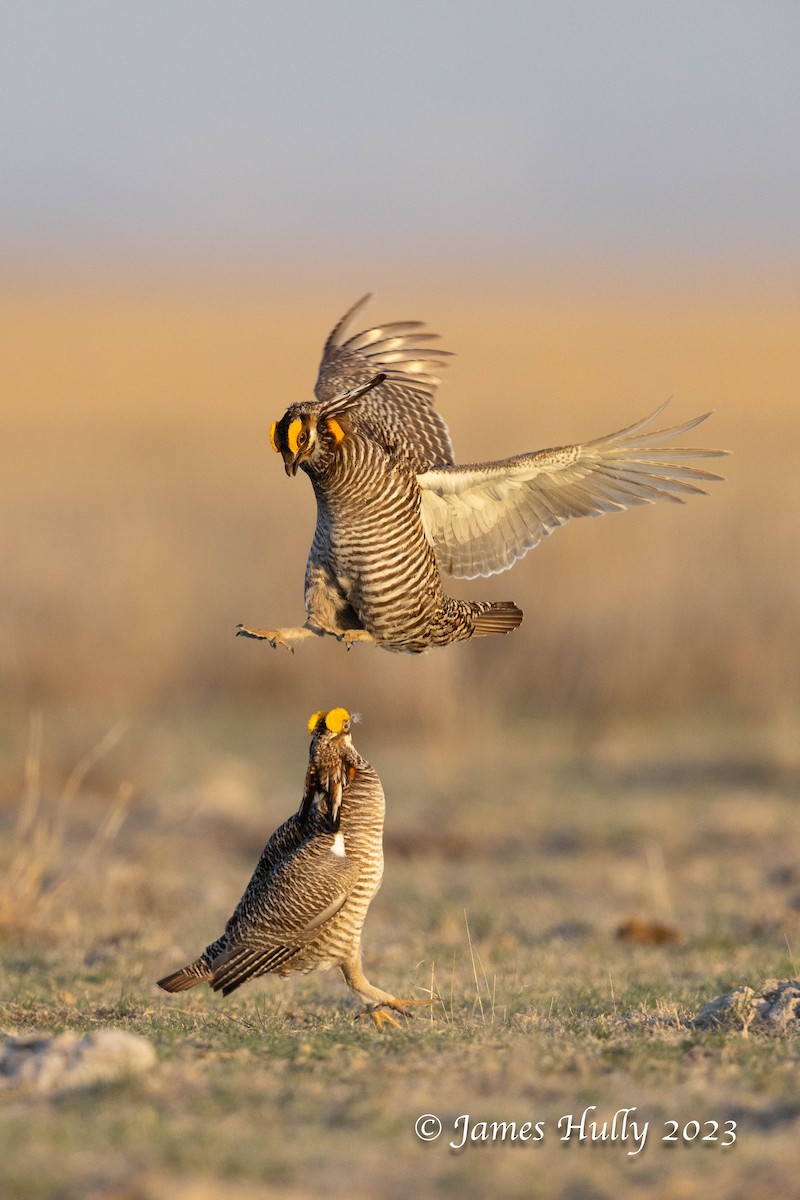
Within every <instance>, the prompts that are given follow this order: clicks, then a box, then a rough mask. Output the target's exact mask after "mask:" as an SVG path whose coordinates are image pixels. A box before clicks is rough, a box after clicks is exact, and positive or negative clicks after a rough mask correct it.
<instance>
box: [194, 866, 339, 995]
mask: <svg viewBox="0 0 800 1200" xmlns="http://www.w3.org/2000/svg"><path fill="white" fill-rule="evenodd" d="M358 874H359V869H358V865H357V864H356V863H355V862H354V861H353V859H351V858H347V857H345V856H343V855H338V854H333V853H330V852H328V851H326V850H324V849H323V850H320V849H319V845H317V846H314V847H312V846H306V847H303V848H301V849H300V850H298V851H297V852H296V853H295V854H293V855H291V856H290V857H289V858H288V859H287V860H286V862H284V863H282V864H281V865H280V866H279V867H278V868H277V869H276V870H275V872H274V874H273V875H272V877H271V878H270V880H269V881H268V883H267V884H266V885H263V886H262V888H261V889H260V894H259V896H258V901H257V911H256V912H254V911H253V910H252V906H245V907H244V911H242V912H241V913H240V911H239V910H238V909H237V912H236V913H235V914H234V916H233V918H232V919H231V922H230V923H229V927H228V932H229V934H230V944H229V946H228V948H227V950H225V951H223V953H222V954H220V955H218V956H217V958H215V959H214V960H213V961H212V963H211V970H212V972H213V975H212V978H211V987H212V988H213V989H214V991H215V992H218V991H221V992H222V994H223V995H224V996H227V995H228V994H229V993H230V992H232V991H235V989H236V988H238V987H239V986H240V985H241V984H243V983H245V981H246V980H248V979H252V978H253V977H254V976H256V975H264V974H266V973H267V972H268V971H277V970H278V969H279V968H280V967H281V966H283V965H284V964H285V963H287V962H290V961H291V959H293V958H294V957H296V955H297V954H299V953H300V951H301V950H302V949H303V948H304V947H305V946H307V945H308V944H309V942H312V941H314V939H315V938H316V937H318V936H319V934H320V933H321V932H322V930H323V928H324V926H325V925H326V924H327V922H328V921H330V920H331V919H332V918H333V917H335V916H336V914H337V913H338V912H339V911H340V910H341V909H342V908H343V907H344V905H345V904H346V902H347V898H348V896H349V895H350V892H351V890H352V888H353V885H354V884H355V882H356V879H357V878H358Z"/></svg>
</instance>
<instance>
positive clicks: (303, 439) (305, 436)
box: [297, 429, 308, 446]
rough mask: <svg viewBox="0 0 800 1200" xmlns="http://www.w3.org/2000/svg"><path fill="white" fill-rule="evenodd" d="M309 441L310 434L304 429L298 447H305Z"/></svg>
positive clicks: (298, 440)
mask: <svg viewBox="0 0 800 1200" xmlns="http://www.w3.org/2000/svg"><path fill="white" fill-rule="evenodd" d="M307 441H308V434H307V433H306V431H305V429H304V430H303V432H302V433H301V434H300V436H299V437H298V439H297V444H298V446H305V444H306V442H307Z"/></svg>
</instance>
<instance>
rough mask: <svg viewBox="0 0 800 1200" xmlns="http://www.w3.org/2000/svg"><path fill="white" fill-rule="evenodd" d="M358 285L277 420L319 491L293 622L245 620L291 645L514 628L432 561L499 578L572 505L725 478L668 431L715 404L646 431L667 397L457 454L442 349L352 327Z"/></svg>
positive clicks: (507, 616) (502, 607)
mask: <svg viewBox="0 0 800 1200" xmlns="http://www.w3.org/2000/svg"><path fill="white" fill-rule="evenodd" d="M367 299H369V297H368V296H364V297H363V298H362V299H361V300H359V301H358V303H357V304H355V305H354V306H353V307H352V308H351V309H350V310H349V312H347V313H346V314H345V316H344V317H343V318H342V320H341V321H340V322H339V324H338V325H337V326H336V328H335V329H334V330H333V332H332V333H331V335H330V337H329V338H328V341H327V342H326V344H325V349H324V352H323V355H322V363H321V365H320V370H319V377H318V379H317V383H316V387H315V389H314V390H315V395H316V399H315V400H309V401H305V402H301V403H299V404H293V405H292V406H291V407H290V408H288V409H287V411H286V412H285V413H284V415H283V417H281V419H280V421H276V422H274V423H273V425H272V429H271V431H270V439H271V441H272V445H273V448H274V449H275V450H276V451H277V452H278V453H280V454H281V456H282V457H283V461H284V465H285V468H286V473H287V475H295V474H296V473H297V469H298V467H300V468H301V469H302V470H303V471H305V473H306V474H307V475H308V476H309V478H310V480H311V483H312V486H313V488H314V493H315V495H316V499H317V527H316V531H315V533H314V540H313V542H312V544H311V553H310V555H309V559H308V566H307V568H306V580H305V605H306V614H307V616H306V621H305V624H304V625H303V626H301V627H299V628H291V629H252V628H250V627H249V626H245V625H240V626H239V628H238V632H239V633H240V634H244V635H245V636H247V637H255V638H262V639H265V640H267V641H269V642H270V643H271V644H272V645H273V646H277V645H283V646H287V647H288V648H289V649H291V642H292V641H293V640H295V639H298V638H304V637H310V636H312V635H317V636H322V635H323V634H332V635H334V636H335V637H337V638H339V639H340V640H341V641H344V642H346V643H347V644H348V646H349V645H350V644H351V643H352V642H355V641H365V642H376V643H377V644H378V645H379V646H383V647H384V648H385V649H387V650H404V651H409V652H411V653H420V652H421V651H423V650H427V649H428V647H429V646H446V645H448V644H449V643H450V642H455V641H460V640H462V639H464V638H469V637H481V636H483V635H485V634H491V633H508V632H509V631H510V630H512V629H515V628H516V627H517V625H519V623H520V621H521V620H522V613H521V611H520V610H519V609H518V608H517V606H516V605H515V604H513V603H510V602H505V601H504V602H494V603H492V602H481V601H465V600H456V599H453V598H451V597H450V596H446V595H445V594H444V591H443V588H442V581H441V577H440V572H441V571H444V572H446V573H447V574H449V575H453V576H455V577H456V578H458V579H474V578H475V577H476V576H478V575H494V574H496V573H497V572H499V571H505V570H506V569H507V568H508V567H510V566H512V565H513V563H514V562H515V561H516V560H517V559H518V558H522V556H523V555H524V554H527V552H528V551H529V550H530V549H532V547H534V546H535V545H537V543H538V542H539V541H541V539H542V538H543V537H546V536H547V535H548V534H550V533H552V532H553V530H554V529H557V528H558V527H559V526H560V525H564V524H565V523H566V522H567V521H568V520H569V519H570V518H571V517H586V516H599V515H600V514H602V513H607V512H617V511H619V510H621V509H624V508H628V507H629V506H630V505H633V504H651V503H653V502H654V501H656V500H673V501H678V502H680V501H681V500H682V499H683V497H684V496H686V495H690V494H694V493H702V492H703V488H702V487H700V486H699V484H700V482H701V481H708V480H716V479H719V478H720V476H719V475H714V474H712V473H711V472H710V471H706V470H702V469H700V468H698V467H697V466H692V465H689V464H690V462H691V461H692V460H696V459H698V458H708V457H712V456H714V455H718V454H721V453H724V451H719V450H697V449H691V448H688V447H684V446H674V445H671V444H670V441H671V439H672V438H673V437H677V436H680V435H681V434H684V433H686V432H687V431H688V430H690V429H692V428H693V427H694V426H695V425H699V424H700V422H701V421H704V420H705V419H706V417H707V416H708V415H709V414H708V413H705V414H704V415H703V416H700V417H696V418H695V419H694V420H692V421H685V422H684V423H683V424H682V425H676V426H673V427H672V428H671V429H661V430H656V431H652V432H645V429H646V426H647V425H649V423H650V422H651V421H652V420H653V418H654V417H655V416H657V415H658V414H659V413H660V412H661V411H662V410H663V408H664V407H665V406H664V405H662V406H661V408H659V409H657V410H656V412H655V413H653V414H652V415H651V416H650V417H646V418H645V419H644V420H642V421H638V422H637V423H636V424H635V425H631V426H629V427H628V428H627V429H623V430H620V431H619V432H618V433H612V434H608V435H607V436H606V437H601V438H596V439H595V440H594V441H589V442H584V443H583V444H581V445H575V446H559V447H556V448H554V449H550V450H539V451H537V452H534V453H531V454H520V455H517V456H516V457H514V458H508V459H504V460H502V461H500V462H488V463H475V464H473V465H471V466H461V465H457V464H456V463H455V462H454V456H453V448H452V446H451V443H450V436H449V434H448V431H447V426H446V425H445V423H444V421H443V420H442V418H441V417H440V416H439V414H438V413H437V412H436V410H435V409H434V407H433V397H434V392H435V389H436V385H437V383H438V378H437V375H436V372H437V370H438V369H439V368H441V367H443V366H444V365H445V361H444V360H445V357H446V351H443V350H439V349H436V348H435V347H432V346H431V345H430V344H429V343H430V342H431V341H432V340H434V339H435V338H436V335H435V334H431V333H422V332H420V327H421V326H422V324H423V323H422V322H420V321H400V322H395V323H393V324H388V325H380V326H376V327H375V328H373V329H367V330H365V331H364V332H363V333H358V334H355V335H354V336H353V337H350V338H347V339H346V340H345V330H346V328H347V326H348V324H349V322H350V320H351V319H352V317H353V316H354V315H355V313H356V312H357V311H358V310H359V309H360V308H361V307H362V305H363V304H364V303H365V302H366V300H367Z"/></svg>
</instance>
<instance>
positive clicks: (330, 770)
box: [300, 708, 357, 833]
mask: <svg viewBox="0 0 800 1200" xmlns="http://www.w3.org/2000/svg"><path fill="white" fill-rule="evenodd" d="M356 720H357V718H356V717H354V716H351V715H350V713H349V712H348V711H347V709H346V708H332V709H330V710H329V711H328V712H315V713H312V714H311V716H310V717H309V719H308V732H309V733H310V734H311V751H310V755H309V763H308V771H307V773H306V783H305V790H304V793H303V803H302V805H301V808H300V819H301V822H303V823H304V822H305V821H306V820H307V819H308V814H309V813H310V812H311V809H312V807H313V806H314V802H315V800H317V798H319V799H321V800H322V802H323V804H324V806H325V810H326V811H327V814H328V817H329V819H330V824H331V829H332V831H333V832H334V833H335V832H336V831H337V830H338V828H339V818H340V816H341V808H342V798H343V795H344V789H345V788H346V787H347V785H348V783H349V782H350V781H351V780H352V779H353V777H354V776H355V771H356V768H355V766H354V764H353V762H352V753H348V751H350V752H352V750H353V743H352V741H351V740H350V727H351V725H352V724H353V723H354V722H355V721H356Z"/></svg>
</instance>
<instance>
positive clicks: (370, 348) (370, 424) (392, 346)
mask: <svg viewBox="0 0 800 1200" xmlns="http://www.w3.org/2000/svg"><path fill="white" fill-rule="evenodd" d="M369 299H370V296H369V294H367V295H366V296H362V297H361V299H360V300H358V301H357V302H356V303H355V304H354V305H353V307H352V308H350V309H348V311H347V312H346V313H345V315H344V316H343V317H342V319H341V321H339V323H338V325H337V326H336V328H335V329H334V330H333V332H332V333H331V335H330V337H329V338H328V340H327V342H326V343H325V349H324V351H323V353H322V362H321V363H320V367H319V376H318V378H317V382H316V385H315V387H314V394H315V395H316V397H317V399H318V400H319V401H321V402H322V403H325V402H326V401H330V400H333V399H335V398H336V397H337V396H340V395H342V393H343V392H347V391H351V390H352V389H353V388H356V387H358V386H360V385H362V384H365V383H369V381H370V380H371V379H373V378H374V377H375V376H376V375H377V374H379V373H383V374H385V375H386V379H385V381H384V382H383V383H382V384H381V385H380V386H379V387H376V388H374V389H373V390H372V391H371V392H368V393H367V394H366V395H365V396H364V397H363V399H361V400H360V401H359V403H358V407H357V408H356V409H355V410H354V412H353V415H354V417H355V418H356V419H357V421H358V424H359V426H361V428H363V429H364V430H365V432H366V433H367V434H368V435H369V436H370V437H372V438H374V439H375V441H377V442H379V443H380V444H381V445H382V446H384V447H385V448H386V449H387V450H389V451H391V452H392V453H397V454H400V455H403V456H404V457H405V458H406V459H407V460H408V461H409V463H410V465H411V467H412V469H413V470H414V471H427V470H430V468H432V467H443V466H446V465H447V464H449V463H452V462H454V461H455V459H454V455H453V447H452V445H451V443H450V434H449V433H448V431H447V425H446V424H445V422H444V421H443V419H442V417H441V416H440V415H439V413H437V412H436V410H435V409H434V407H433V398H434V394H435V391H436V386H437V384H438V383H439V375H438V372H439V371H440V370H442V368H443V367H445V366H446V365H447V362H446V360H447V359H448V358H449V357H450V355H449V353H448V352H447V351H446V350H439V349H438V348H436V347H434V346H432V345H430V343H431V342H434V341H436V340H437V339H438V336H439V335H438V334H436V333H424V332H422V330H423V329H424V325H425V323H424V321H393V322H391V323H389V324H388V325H376V326H375V327H374V328H373V329H365V330H364V331H363V333H356V334H354V335H353V336H352V337H349V338H345V335H346V332H347V327H348V325H349V324H350V322H351V321H352V319H353V317H354V316H355V315H356V313H357V312H358V311H359V310H360V309H361V308H363V306H364V305H365V304H366V302H367V301H368V300H369Z"/></svg>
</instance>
